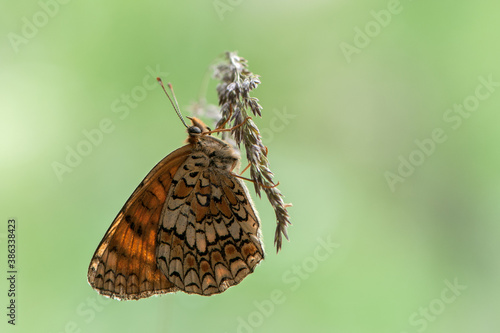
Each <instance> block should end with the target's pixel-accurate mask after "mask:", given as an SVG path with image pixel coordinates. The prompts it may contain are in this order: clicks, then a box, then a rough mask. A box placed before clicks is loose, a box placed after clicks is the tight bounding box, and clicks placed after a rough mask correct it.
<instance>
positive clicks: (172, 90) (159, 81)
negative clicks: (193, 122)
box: [156, 77, 188, 128]
mask: <svg viewBox="0 0 500 333" xmlns="http://www.w3.org/2000/svg"><path fill="white" fill-rule="evenodd" d="M156 80H157V81H158V83H160V86H161V87H162V88H163V91H164V92H165V94H166V95H167V97H168V99H169V100H170V103H171V104H172V106H173V108H174V110H175V112H176V113H177V115H178V116H179V119H180V120H181V121H182V123H183V124H184V126H186V128H188V125H186V122H185V121H184V118H182V115H181V111H180V109H179V103H177V98H175V93H174V88H173V87H172V85H171V84H170V83H168V88H169V89H170V91H171V92H172V96H174V100H172V98H170V95H169V94H168V92H167V89H165V86H164V85H163V81H162V80H161V79H160V78H159V77H157V78H156ZM174 101H175V103H174Z"/></svg>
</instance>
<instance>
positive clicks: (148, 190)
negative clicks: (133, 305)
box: [88, 80, 264, 300]
mask: <svg viewBox="0 0 500 333" xmlns="http://www.w3.org/2000/svg"><path fill="white" fill-rule="evenodd" d="M159 81H160V80H159ZM160 83H161V81H160ZM162 87H163V85H162ZM164 90H165V89H164ZM165 92H166V91H165ZM172 93H173V90H172ZM167 96H168V93H167ZM168 97H169V99H170V96H168ZM174 98H175V95H174ZM171 101H172V100H171ZM176 102H177V101H176ZM176 104H177V103H176ZM172 105H173V106H174V109H176V106H175V105H174V103H173V102H172ZM176 112H177V114H178V115H179V117H180V118H181V120H182V122H183V123H184V125H185V126H186V128H187V132H188V139H187V144H186V145H185V146H183V147H181V148H179V149H177V150H175V151H173V152H172V153H170V154H169V155H167V156H166V157H165V158H164V159H163V160H161V161H160V162H159V163H158V164H157V165H156V166H155V167H154V168H153V169H152V170H151V171H150V172H149V174H148V175H147V176H146V178H144V180H143V181H142V182H141V183H140V184H139V186H138V187H137V188H136V190H135V191H134V192H133V193H132V195H131V196H130V198H129V199H128V200H127V202H126V203H125V205H124V206H123V208H122V209H121V211H120V212H119V213H118V215H117V216H116V218H115V219H114V221H113V223H112V224H111V226H110V227H109V229H108V231H107V232H106V234H105V236H104V238H103V239H102V241H101V243H100V244H99V246H98V247H97V250H96V251H95V253H94V256H93V258H92V260H91V262H90V266H89V269H88V282H89V284H90V285H91V286H92V288H94V289H95V290H96V291H97V292H98V293H100V294H102V295H104V296H108V297H111V298H115V299H120V300H137V299H141V298H145V297H150V296H152V295H158V294H166V293H171V292H177V291H183V292H185V293H188V294H198V295H204V296H209V295H213V294H218V293H221V292H223V291H225V290H226V289H227V288H229V287H231V286H233V285H236V284H238V283H240V282H241V281H242V280H243V279H244V278H245V277H246V276H247V275H249V274H250V273H252V272H253V271H254V269H255V267H256V266H257V264H258V263H259V262H260V261H261V260H262V259H263V258H264V248H263V243H262V237H261V231H260V221H259V216H258V213H257V211H256V210H255V208H254V205H253V202H252V199H251V197H250V195H249V193H248V189H247V188H246V186H245V184H244V183H243V181H242V180H241V179H240V178H238V175H236V174H235V173H234V170H235V169H236V168H237V167H238V165H239V160H240V157H239V153H238V152H237V151H236V150H235V149H234V148H233V147H232V146H230V145H229V144H228V143H226V142H224V141H222V140H220V139H218V138H215V137H213V136H211V135H210V134H212V133H213V132H216V131H217V130H215V131H211V130H210V128H208V127H207V126H206V125H205V124H204V123H203V122H202V121H201V120H199V119H197V118H195V117H188V119H190V120H191V126H187V125H186V123H185V122H184V120H183V119H182V116H181V115H180V112H179V111H178V107H177V109H176Z"/></svg>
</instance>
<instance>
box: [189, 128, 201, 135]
mask: <svg viewBox="0 0 500 333" xmlns="http://www.w3.org/2000/svg"><path fill="white" fill-rule="evenodd" d="M188 133H189V134H200V133H201V129H200V128H199V127H197V126H190V127H188Z"/></svg>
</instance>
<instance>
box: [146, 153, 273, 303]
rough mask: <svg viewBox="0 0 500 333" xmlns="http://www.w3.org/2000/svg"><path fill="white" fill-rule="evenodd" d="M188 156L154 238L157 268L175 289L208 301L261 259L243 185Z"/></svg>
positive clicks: (255, 218)
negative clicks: (155, 239)
mask: <svg viewBox="0 0 500 333" xmlns="http://www.w3.org/2000/svg"><path fill="white" fill-rule="evenodd" d="M203 158H204V157H203V155H196V154H192V155H191V156H189V158H188V159H186V161H185V162H184V164H183V165H182V166H181V167H180V168H179V169H178V171H177V173H176V175H175V177H174V179H173V180H172V184H171V187H170V190H169V193H168V195H167V200H166V202H165V205H164V208H163V212H162V215H161V219H160V229H159V232H158V247H157V253H156V257H157V262H158V267H159V268H160V270H161V271H162V272H163V273H164V274H165V276H166V277H167V279H168V280H169V281H170V282H172V283H173V284H174V285H175V286H176V287H177V288H179V289H181V290H183V291H184V292H187V293H194V294H200V295H207V296H208V295H212V294H217V293H221V292H223V291H224V290H226V289H227V288H229V287H230V286H232V285H236V284H238V283H239V282H241V281H242V280H243V279H244V278H245V277H246V276H247V275H248V274H250V273H252V272H253V270H254V268H255V267H256V265H257V264H258V263H259V262H260V261H261V260H262V259H263V258H264V250H263V246H262V241H261V235H260V230H259V227H260V223H259V218H258V216H257V213H256V211H255V209H254V207H253V203H252V201H251V197H250V195H249V194H248V190H247V188H246V186H245V185H244V184H243V182H242V181H241V180H240V179H238V178H236V177H235V176H234V175H233V174H232V173H231V172H229V171H227V170H224V169H220V168H215V167H208V164H209V162H207V161H203Z"/></svg>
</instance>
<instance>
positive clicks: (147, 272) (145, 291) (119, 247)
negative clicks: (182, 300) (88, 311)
mask: <svg viewBox="0 0 500 333" xmlns="http://www.w3.org/2000/svg"><path fill="white" fill-rule="evenodd" d="M191 151H192V148H191V147H190V146H189V145H187V146H184V147H181V148H179V149H177V150H176V151H174V152H172V153H171V154H170V155H168V156H167V157H165V158H164V159H163V160H162V161H161V162H160V163H158V164H157V165H156V167H154V168H153V170H151V172H150V173H149V174H148V175H147V176H146V178H145V179H144V180H143V181H142V183H141V184H140V185H139V186H138V187H137V189H136V190H135V191H134V193H133V194H132V195H131V196H130V198H129V199H128V201H127V202H126V203H125V206H124V207H123V208H122V210H121V211H120V213H119V214H118V216H117V217H116V218H115V220H114V221H113V224H112V225H111V227H110V228H109V230H108V231H107V233H106V235H105V236H104V238H103V240H102V241H101V243H100V244H99V246H98V248H97V250H96V252H95V253H94V257H93V258H92V261H91V263H90V266H89V270H88V282H89V284H90V285H91V286H92V287H93V288H94V289H96V290H97V291H98V292H99V293H100V294H102V295H105V296H109V297H111V298H117V299H124V300H128V299H140V298H143V297H149V296H151V295H154V294H163V293H168V292H174V291H177V290H178V289H177V288H176V287H175V286H174V285H173V284H172V283H171V282H169V281H168V280H167V278H166V277H165V275H164V274H163V273H162V272H161V271H160V270H159V269H158V268H157V265H156V258H155V251H156V244H157V233H158V223H159V220H160V215H161V211H162V208H163V205H164V203H165V200H166V195H167V192H168V189H169V187H170V183H171V181H172V179H173V177H174V175H175V172H176V171H177V169H178V167H179V165H181V164H182V163H183V162H184V160H185V159H186V158H187V157H188V156H189V154H190V153H191Z"/></svg>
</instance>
